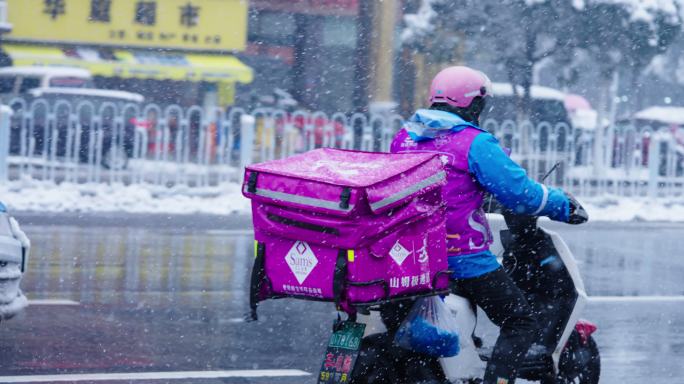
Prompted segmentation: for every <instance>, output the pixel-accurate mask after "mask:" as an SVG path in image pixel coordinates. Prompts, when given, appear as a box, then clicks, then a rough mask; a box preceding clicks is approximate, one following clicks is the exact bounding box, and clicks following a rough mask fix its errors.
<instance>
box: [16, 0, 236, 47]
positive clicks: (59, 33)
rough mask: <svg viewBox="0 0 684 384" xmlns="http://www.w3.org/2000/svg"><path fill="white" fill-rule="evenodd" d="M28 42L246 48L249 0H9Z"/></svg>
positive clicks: (18, 39)
mask: <svg viewBox="0 0 684 384" xmlns="http://www.w3.org/2000/svg"><path fill="white" fill-rule="evenodd" d="M7 2H8V3H9V5H8V12H9V15H8V19H9V20H8V21H9V22H10V23H12V25H13V29H12V32H11V33H9V34H8V35H6V36H5V39H6V40H9V41H14V42H26V43H57V44H74V45H78V44H83V45H96V46H103V45H106V46H114V47H145V48H168V49H177V50H201V51H223V52H225V51H242V50H244V48H245V41H246V34H247V8H248V4H247V0H8V1H7Z"/></svg>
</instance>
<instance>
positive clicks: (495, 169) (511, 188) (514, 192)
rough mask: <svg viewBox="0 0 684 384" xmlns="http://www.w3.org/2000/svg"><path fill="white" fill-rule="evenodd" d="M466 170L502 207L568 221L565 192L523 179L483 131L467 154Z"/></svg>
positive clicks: (515, 165)
mask: <svg viewBox="0 0 684 384" xmlns="http://www.w3.org/2000/svg"><path fill="white" fill-rule="evenodd" d="M468 167H469V168H470V172H471V173H472V174H473V175H474V176H475V179H476V180H477V181H478V182H479V183H480V185H482V187H483V188H484V189H485V190H487V191H488V192H490V193H491V194H493V195H494V197H496V199H497V200H498V201H499V202H500V203H501V204H503V205H504V206H505V207H506V208H508V209H510V210H512V211H514V212H517V213H520V214H528V215H535V216H548V217H549V218H550V219H552V220H556V221H563V222H567V221H568V216H569V215H570V203H569V201H568V198H567V197H566V196H565V193H564V192H563V191H562V190H561V189H559V188H551V187H547V186H545V185H544V184H541V183H538V182H536V181H534V180H532V179H530V178H529V177H527V172H525V170H524V169H523V168H522V167H521V166H519V165H518V164H517V163H516V162H514V161H513V160H511V158H510V157H508V155H506V153H505V152H504V151H503V149H502V148H501V146H499V142H498V141H497V139H496V138H495V137H494V136H492V135H491V134H489V133H484V132H483V133H481V134H479V135H477V136H476V137H475V139H474V140H473V142H472V143H471V146H470V150H469V152H468Z"/></svg>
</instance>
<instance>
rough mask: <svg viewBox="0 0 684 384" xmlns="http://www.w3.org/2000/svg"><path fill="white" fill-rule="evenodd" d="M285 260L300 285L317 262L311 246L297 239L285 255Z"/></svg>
mask: <svg viewBox="0 0 684 384" xmlns="http://www.w3.org/2000/svg"><path fill="white" fill-rule="evenodd" d="M285 262H286V263H287V265H288V266H289V267H290V270H291V271H292V273H294V275H295V277H296V278H297V281H298V282H299V284H300V285H301V284H302V283H304V280H306V278H307V277H308V276H309V274H311V271H313V269H314V268H315V267H316V264H318V259H317V258H316V255H314V253H313V251H312V250H311V247H309V244H307V243H306V242H305V241H297V242H295V243H294V245H293V246H292V248H290V250H289V251H288V252H287V255H285Z"/></svg>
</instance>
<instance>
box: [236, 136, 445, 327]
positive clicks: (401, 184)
mask: <svg viewBox="0 0 684 384" xmlns="http://www.w3.org/2000/svg"><path fill="white" fill-rule="evenodd" d="M445 178H446V174H445V172H444V169H443V166H442V162H441V160H440V159H439V157H438V155H435V154H430V153H416V154H387V153H370V152H358V151H345V150H338V149H329V148H323V149H317V150H313V151H310V152H307V153H304V154H300V155H295V156H292V157H289V158H286V159H282V160H275V161H269V162H265V163H260V164H254V165H251V166H248V167H247V169H246V170H245V182H244V185H243V193H244V195H245V196H246V197H248V198H250V199H252V214H253V221H254V232H255V257H256V258H255V262H254V268H253V270H252V282H251V287H250V288H251V292H250V305H251V308H252V317H253V318H255V319H256V307H257V304H258V302H259V301H262V300H265V299H268V298H281V297H296V298H303V299H309V300H322V301H333V302H335V303H336V304H337V305H338V307H339V308H341V309H343V310H345V311H348V312H354V305H358V304H366V305H368V304H373V303H379V302H383V301H386V300H389V299H393V298H398V297H402V296H418V295H424V294H431V293H434V292H436V291H443V290H446V289H448V285H449V271H448V264H447V256H446V230H445V217H444V205H443V203H442V192H441V189H442V186H443V185H444V183H445Z"/></svg>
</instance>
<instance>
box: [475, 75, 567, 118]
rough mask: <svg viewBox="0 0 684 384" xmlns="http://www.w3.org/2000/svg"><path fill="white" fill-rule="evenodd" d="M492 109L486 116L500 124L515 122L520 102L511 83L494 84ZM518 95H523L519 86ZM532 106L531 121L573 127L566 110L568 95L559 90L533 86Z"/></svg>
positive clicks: (531, 90)
mask: <svg viewBox="0 0 684 384" xmlns="http://www.w3.org/2000/svg"><path fill="white" fill-rule="evenodd" d="M492 94H493V96H494V97H492V98H491V102H490V105H491V107H492V108H491V109H490V110H489V111H488V112H487V115H486V116H485V117H486V118H487V119H494V120H496V121H498V122H502V121H504V120H515V119H516V116H517V110H516V107H517V104H518V101H517V100H516V98H515V94H514V93H513V87H512V86H511V84H509V83H492ZM518 94H519V95H522V94H523V89H522V87H520V86H518ZM530 96H531V98H532V105H531V110H530V120H532V122H534V123H537V122H542V121H546V122H549V123H551V124H557V123H565V124H568V126H571V124H572V123H571V121H570V117H569V116H568V112H567V110H566V109H565V98H566V94H565V93H564V92H561V91H559V90H557V89H553V88H549V87H542V86H539V85H533V86H532V88H531V89H530Z"/></svg>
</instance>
